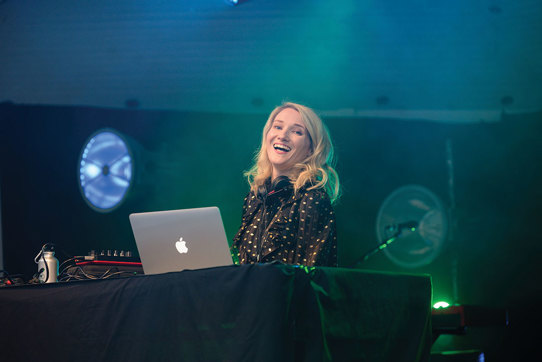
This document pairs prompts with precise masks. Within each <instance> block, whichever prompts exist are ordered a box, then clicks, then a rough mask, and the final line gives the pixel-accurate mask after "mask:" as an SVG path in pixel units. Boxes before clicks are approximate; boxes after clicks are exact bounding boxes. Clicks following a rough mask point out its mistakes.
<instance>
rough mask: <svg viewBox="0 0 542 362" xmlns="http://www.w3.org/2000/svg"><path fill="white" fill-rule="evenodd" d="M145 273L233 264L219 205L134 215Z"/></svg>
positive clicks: (131, 219)
mask: <svg viewBox="0 0 542 362" xmlns="http://www.w3.org/2000/svg"><path fill="white" fill-rule="evenodd" d="M130 224H131V225H132V231H133V233H134V238H135V241H136V245H137V250H138V252H139V257H140V258H141V264H142V266H143V272H144V273H145V274H159V273H167V272H173V271H181V270H184V269H201V268H210V267H216V266H224V265H232V264H233V262H232V258H231V253H230V248H229V245H228V240H227V239H226V232H225V231H224V225H223V224H222V218H221V216H220V210H219V209H218V207H203V208H198V209H184V210H170V211H157V212H144V213H135V214H130Z"/></svg>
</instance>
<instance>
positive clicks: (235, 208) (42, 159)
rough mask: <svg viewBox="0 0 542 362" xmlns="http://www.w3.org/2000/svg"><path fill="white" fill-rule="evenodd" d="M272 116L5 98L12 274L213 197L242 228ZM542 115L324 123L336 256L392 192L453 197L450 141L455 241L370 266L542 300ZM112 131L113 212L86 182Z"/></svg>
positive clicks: (490, 299) (365, 244)
mask: <svg viewBox="0 0 542 362" xmlns="http://www.w3.org/2000/svg"><path fill="white" fill-rule="evenodd" d="M266 117H267V115H265V114H261V115H240V114H209V113H182V112H167V111H143V110H113V109H97V108H86V107H55V106H20V105H13V104H3V105H0V120H1V123H0V125H1V126H0V127H1V128H0V130H1V138H0V147H1V163H0V165H1V170H0V172H1V173H0V175H1V191H2V223H3V225H2V230H3V242H4V259H5V260H4V262H5V267H6V269H7V270H8V271H9V272H10V273H24V274H25V276H26V278H29V277H31V276H32V274H33V273H34V272H35V270H36V266H35V264H34V262H33V258H34V256H35V255H36V254H37V253H38V251H39V249H40V247H41V245H42V244H43V243H45V242H54V243H56V244H57V245H58V248H59V249H60V251H59V252H58V253H57V255H58V257H59V259H60V260H61V261H62V260H63V259H65V258H66V257H67V256H68V255H80V254H86V253H87V252H88V251H89V250H91V249H95V250H101V249H118V250H121V249H122V250H132V251H136V246H135V242H134V240H133V236H132V233H131V229H130V225H129V221H128V215H129V214H130V213H132V212H141V211H151V210H166V209H179V208H192V207H203V206H211V205H216V206H218V207H219V208H220V209H221V212H222V217H223V220H224V224H225V228H226V232H227V234H228V239H229V240H231V239H232V237H233V235H234V234H235V232H236V231H237V228H238V226H239V223H240V216H241V206H242V200H243V197H244V195H245V193H246V192H247V190H248V188H247V184H246V181H245V179H244V177H243V176H242V171H243V170H246V169H247V168H249V166H250V164H251V161H252V158H253V155H254V151H255V150H256V148H257V147H258V145H259V143H260V137H261V134H260V133H261V129H262V127H263V124H264V123H265V120H266ZM541 118H542V117H541V114H540V113H533V114H523V115H516V116H510V115H503V119H502V121H501V122H499V123H491V124H484V123H470V124H443V123H435V122H427V121H402V120H391V119H358V118H326V119H325V121H326V123H327V125H328V127H329V129H330V131H331V134H332V137H333V139H334V141H335V146H336V151H337V156H338V165H337V170H338V172H339V175H340V177H341V181H342V186H343V196H342V198H341V199H340V201H339V202H338V204H337V205H336V211H337V225H338V232H339V258H340V259H339V263H340V264H341V265H342V266H347V265H350V264H351V263H352V262H353V261H355V260H356V258H358V257H360V256H361V255H362V254H363V253H365V252H366V251H367V250H369V249H371V248H372V247H374V246H375V243H376V232H375V223H376V215H377V212H378V209H379V207H380V205H381V204H382V202H383V201H384V199H385V198H386V197H387V196H388V195H389V194H390V193H391V192H392V191H393V190H395V189H396V188H397V187H400V186H403V185H407V184H419V185H422V186H425V187H427V188H429V189H430V190H432V191H433V192H434V193H436V194H437V195H438V196H439V197H440V198H441V200H442V201H443V202H444V204H445V206H446V207H448V206H449V205H450V199H449V192H448V191H449V190H448V173H447V167H446V140H447V139H449V140H450V141H451V144H452V149H453V159H454V171H455V189H454V191H455V195H456V209H455V213H454V217H455V218H454V219H455V222H454V223H453V225H455V227H454V237H453V240H451V241H450V242H448V243H447V244H445V246H444V250H443V251H442V253H441V255H440V256H439V257H438V258H437V259H436V260H435V261H434V262H433V263H431V264H430V265H428V266H425V267H421V268H415V269H404V268H401V267H398V266H395V265H394V264H393V263H392V262H391V261H389V260H388V259H387V257H386V256H385V255H383V254H382V255H376V256H374V257H373V258H372V259H371V260H369V261H368V262H367V263H366V264H365V265H364V267H365V268H367V269H375V270H386V271H399V272H410V273H430V274H431V275H432V276H433V284H434V297H435V299H440V298H445V299H448V300H450V299H451V298H452V297H453V283H452V275H453V271H452V270H453V268H454V266H453V263H452V260H453V258H454V257H456V258H457V286H458V289H457V299H458V300H457V301H458V302H461V303H470V304H484V305H493V306H525V305H534V304H535V303H536V302H537V301H540V290H541V288H540V283H539V282H536V281H535V280H536V277H537V275H538V274H539V273H540V271H541V267H540V262H539V261H538V258H539V257H540V255H541V251H542V248H541V247H540V239H541V238H540V236H539V234H540V231H539V229H540V226H539V225H540V223H539V220H538V219H539V217H540V215H541V210H540V200H542V198H541V194H542V192H541V191H540V187H539V184H540V181H539V180H540V179H541V176H542V175H541V174H542V172H541V170H542V168H541V167H540V165H541V159H542V157H541V156H542V150H541V146H540V145H541V144H542V143H541V142H540V141H541V139H540V138H541V135H542V132H541V128H542V127H541V126H540V124H541V122H540V121H541ZM104 127H110V128H113V129H115V130H117V131H119V132H121V133H122V134H123V135H125V137H126V138H127V140H128V143H129V144H130V146H131V147H132V149H133V152H134V157H135V165H136V169H135V185H134V186H133V188H132V189H131V191H130V193H129V195H128V197H127V199H126V201H125V202H124V204H123V205H122V206H120V207H119V208H118V209H116V210H114V211H113V212H111V213H106V214H101V213H98V212H95V211H94V210H92V209H91V208H90V207H88V206H87V204H86V203H85V202H84V201H83V199H82V197H81V195H80V192H79V188H78V184H77V167H78V166H77V160H78V157H79V154H80V152H81V149H82V147H83V145H84V144H85V142H86V140H87V139H88V137H89V136H90V135H91V134H92V133H93V132H95V131H96V130H97V129H100V128H104Z"/></svg>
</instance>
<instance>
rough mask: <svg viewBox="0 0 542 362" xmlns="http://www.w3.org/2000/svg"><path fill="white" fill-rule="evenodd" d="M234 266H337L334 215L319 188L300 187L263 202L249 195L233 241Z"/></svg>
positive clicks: (251, 194) (328, 201) (327, 200)
mask: <svg viewBox="0 0 542 362" xmlns="http://www.w3.org/2000/svg"><path fill="white" fill-rule="evenodd" d="M232 256H233V258H234V260H236V261H237V263H240V264H252V263H257V262H261V263H266V262H271V261H274V260H277V261H280V262H282V263H286V264H295V265H306V266H337V237H336V226H335V212H334V210H333V208H332V206H331V202H330V200H329V197H328V195H327V193H326V192H325V191H324V190H323V189H315V190H306V189H305V188H301V189H300V190H299V191H298V192H297V193H294V192H293V190H292V189H291V188H290V189H288V190H287V191H286V192H283V193H279V194H278V195H276V196H274V197H268V198H267V199H266V200H265V210H264V201H263V200H261V199H260V198H259V197H257V196H256V195H255V194H254V192H252V191H251V192H250V193H249V194H248V196H247V197H246V198H245V202H244V205H243V218H242V222H241V228H240V229H239V231H238V232H237V234H236V235H235V237H234V238H233V244H232Z"/></svg>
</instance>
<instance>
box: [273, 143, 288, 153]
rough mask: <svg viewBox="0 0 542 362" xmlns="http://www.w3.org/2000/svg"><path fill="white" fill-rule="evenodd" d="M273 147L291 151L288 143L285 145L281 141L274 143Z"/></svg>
mask: <svg viewBox="0 0 542 362" xmlns="http://www.w3.org/2000/svg"><path fill="white" fill-rule="evenodd" d="M273 147H274V148H275V149H276V150H281V151H284V152H289V151H290V150H291V148H290V147H288V146H286V145H283V144H280V143H275V144H274V145H273Z"/></svg>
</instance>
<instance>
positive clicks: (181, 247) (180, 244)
mask: <svg viewBox="0 0 542 362" xmlns="http://www.w3.org/2000/svg"><path fill="white" fill-rule="evenodd" d="M175 247H176V248H177V251H178V252H179V254H186V253H188V248H187V247H186V241H183V237H182V236H181V238H180V239H179V240H178V241H177V242H176V243H175Z"/></svg>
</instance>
